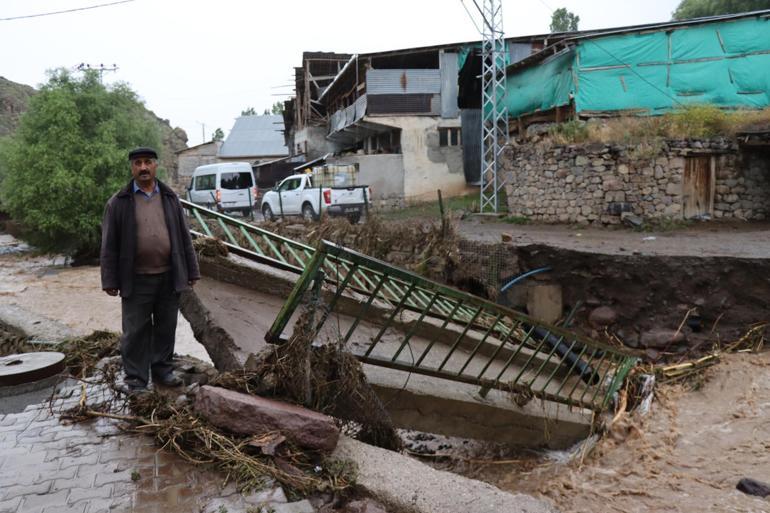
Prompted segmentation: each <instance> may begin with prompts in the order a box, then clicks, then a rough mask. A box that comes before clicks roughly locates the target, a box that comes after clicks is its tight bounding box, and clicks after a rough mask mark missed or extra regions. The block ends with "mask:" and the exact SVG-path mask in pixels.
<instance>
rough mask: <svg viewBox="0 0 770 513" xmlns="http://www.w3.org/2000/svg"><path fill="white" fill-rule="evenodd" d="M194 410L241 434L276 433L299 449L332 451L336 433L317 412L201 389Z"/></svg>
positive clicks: (246, 395)
mask: <svg viewBox="0 0 770 513" xmlns="http://www.w3.org/2000/svg"><path fill="white" fill-rule="evenodd" d="M195 410H196V411H197V412H198V413H200V414H201V415H203V416H204V417H205V418H207V419H208V420H209V422H211V423H212V424H214V425H215V426H217V427H219V428H222V429H226V430H227V431H230V432H232V433H238V434H241V435H253V434H262V433H267V432H270V431H279V432H280V433H281V434H283V435H284V436H286V437H287V438H288V439H289V440H292V441H293V442H294V443H296V444H297V445H299V446H301V447H306V448H308V449H318V450H323V451H332V450H334V448H335V447H336V446H337V441H338V440H339V436H340V431H339V428H337V426H336V425H335V424H334V419H333V418H331V417H329V416H327V415H323V414H321V413H318V412H315V411H312V410H308V409H306V408H302V407H300V406H295V405H293V404H287V403H282V402H279V401H275V400H272V399H267V398H264V397H259V396H255V395H248V394H242V393H239V392H234V391H232V390H227V389H224V388H219V387H212V386H208V385H207V386H203V387H201V388H200V390H199V391H198V393H197V395H196V398H195Z"/></svg>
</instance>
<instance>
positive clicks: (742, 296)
mask: <svg viewBox="0 0 770 513" xmlns="http://www.w3.org/2000/svg"><path fill="white" fill-rule="evenodd" d="M512 249H513V250H514V251H515V255H516V258H517V259H518V260H519V265H520V266H521V268H522V269H523V270H526V269H537V268H540V267H543V266H549V267H551V268H552V271H551V272H550V273H548V274H549V276H548V279H549V280H552V281H554V282H556V283H558V284H560V285H561V287H562V294H563V300H564V306H565V309H566V310H569V309H571V308H574V307H575V305H582V306H581V307H579V308H578V310H577V311H576V315H575V324H576V326H579V327H580V328H581V329H583V330H585V331H587V332H588V333H589V334H591V335H593V336H602V331H603V330H602V329H596V328H595V326H592V325H591V323H590V322H589V317H590V314H591V312H592V311H593V310H594V309H595V308H596V307H598V306H602V305H604V306H609V307H611V308H612V309H613V310H614V311H615V312H616V314H617V319H616V321H615V322H614V323H613V324H612V325H611V326H610V327H609V329H608V330H607V331H608V332H609V333H614V334H616V335H617V336H618V338H620V339H622V340H623V341H624V342H625V343H626V344H627V345H629V346H631V347H642V348H652V349H654V350H656V351H662V350H666V351H674V352H676V351H677V350H679V351H681V350H683V349H685V348H687V347H695V346H700V347H703V348H704V349H708V348H710V345H711V343H712V342H728V341H732V340H735V339H737V338H738V337H740V335H741V334H743V333H744V332H745V331H746V330H747V328H748V327H749V326H750V325H752V324H755V323H764V322H767V321H768V316H769V314H768V312H769V311H770V310H769V308H768V307H770V260H758V259H742V258H729V257H702V258H698V257H674V256H655V255H628V256H622V255H604V254H596V253H584V252H577V251H571V250H564V249H559V248H554V247H548V246H521V247H518V248H512ZM514 306H517V305H516V304H514ZM688 312H689V314H688ZM685 318H686V320H685ZM683 321H684V322H683ZM680 326H681V329H680V332H681V333H682V334H684V335H685V337H686V339H685V340H684V341H682V342H681V343H679V344H666V341H665V340H662V341H659V342H660V343H659V344H654V343H653V342H655V341H654V337H645V336H644V335H645V334H646V333H649V332H651V331H654V330H674V331H675V330H677V329H679V328H680ZM653 356H654V354H653Z"/></svg>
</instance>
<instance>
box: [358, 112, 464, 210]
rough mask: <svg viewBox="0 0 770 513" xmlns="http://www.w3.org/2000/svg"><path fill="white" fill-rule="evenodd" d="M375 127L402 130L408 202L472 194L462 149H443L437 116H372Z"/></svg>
mask: <svg viewBox="0 0 770 513" xmlns="http://www.w3.org/2000/svg"><path fill="white" fill-rule="evenodd" d="M365 119H366V120H369V121H372V122H374V123H381V124H384V125H391V126H395V127H399V128H400V129H401V153H402V157H403V164H404V192H405V199H406V200H407V202H420V201H426V200H433V199H435V198H436V190H438V189H441V193H442V194H443V195H444V196H456V195H459V194H462V193H464V192H466V191H467V190H468V187H467V185H466V183H465V175H464V174H463V166H462V147H460V146H454V147H440V146H439V136H438V126H439V122H440V121H441V118H440V117H437V116H371V117H367V118H365Z"/></svg>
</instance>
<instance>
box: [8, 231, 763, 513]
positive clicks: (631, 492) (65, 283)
mask: <svg viewBox="0 0 770 513" xmlns="http://www.w3.org/2000/svg"><path fill="white" fill-rule="evenodd" d="M514 228H515V229H517V230H519V229H521V230H524V229H528V230H530V231H529V232H528V233H530V235H528V237H530V239H531V238H532V234H533V233H535V232H536V231H537V230H535V231H532V230H531V229H530V228H529V227H514ZM546 228H547V227H542V228H541V229H542V231H543V233H545V232H550V230H549V229H546ZM755 228H757V229H754V230H750V231H747V232H741V231H737V232H735V233H734V234H733V235H734V237H728V236H726V235H724V234H721V233H720V234H716V235H715V239H713V240H716V239H719V242H718V243H716V242H714V244H717V245H716V246H713V247H712V249H706V248H705V247H704V246H697V243H698V242H699V241H700V242H703V241H702V240H700V239H705V238H706V235H702V236H700V237H699V236H698V235H697V234H696V235H693V236H692V239H693V243H692V244H690V243H689V242H688V240H689V239H688V238H687V237H684V238H681V239H680V240H681V242H679V243H677V242H676V241H669V242H668V244H669V245H668V247H669V249H670V250H671V251H673V250H674V249H676V248H677V247H678V246H682V247H683V246H688V247H690V248H692V247H700V248H701V249H698V250H696V252H695V254H669V255H666V254H661V256H662V258H659V257H656V256H655V255H654V253H655V252H648V251H641V250H639V251H637V250H634V249H632V247H633V246H630V245H628V248H626V245H627V244H626V243H625V242H624V243H623V245H622V246H620V245H619V243H613V247H615V246H617V247H618V248H619V247H623V248H624V250H623V251H620V250H619V249H618V250H617V251H599V250H597V251H590V250H588V249H586V248H581V247H577V246H572V247H565V246H569V245H567V244H563V245H559V244H553V245H549V246H542V245H535V244H532V243H527V244H521V245H517V244H514V243H511V244H510V248H512V249H511V251H512V253H511V255H512V258H515V259H516V265H517V266H518V268H519V269H521V270H526V269H532V268H535V266H541V265H550V266H552V267H553V268H554V271H553V275H552V279H556V280H558V281H560V282H561V283H563V285H564V286H565V303H566V304H567V305H570V304H574V303H575V302H576V301H577V299H580V300H581V301H582V302H583V303H584V305H585V306H584V307H583V308H584V309H583V310H581V312H582V313H581V314H580V315H583V316H585V315H587V313H588V311H589V310H590V308H591V307H593V306H598V305H602V304H609V305H610V306H612V307H613V308H616V309H617V310H618V313H619V319H621V320H622V322H623V323H625V326H628V327H627V328H626V329H628V330H636V331H639V330H642V329H646V328H647V327H648V326H653V325H654V326H661V325H665V326H666V327H673V328H676V325H677V324H678V320H680V319H681V318H682V317H683V316H684V315H685V314H686V312H687V310H688V309H690V308H693V307H698V308H700V310H702V311H703V312H704V313H703V317H705V319H704V323H703V324H704V326H705V327H706V328H707V330H708V331H710V330H711V328H712V326H713V324H716V325H717V326H718V327H719V326H732V329H734V331H735V332H736V333H737V332H739V331H741V330H742V329H745V328H746V327H747V325H748V324H749V323H754V322H760V321H764V320H767V318H768V316H769V315H770V314H768V312H770V305H769V304H768V301H770V293H768V292H767V291H768V290H770V289H768V279H770V273H768V272H767V271H768V270H770V269H768V260H766V258H767V257H768V256H770V251H768V253H767V254H765V253H764V251H765V250H766V249H767V246H768V245H769V244H768V242H767V231H766V229H765V228H762V229H760V228H761V227H757V226H755ZM505 229H506V231H507V232H510V231H511V226H508V225H506V226H505ZM464 230H465V228H463V227H462V226H461V232H463V231H464ZM562 231H564V229H562ZM565 233H566V234H567V235H569V233H573V235H572V236H573V237H574V238H576V239H580V241H581V242H580V244H582V241H583V240H588V239H583V235H581V236H580V237H577V236H576V234H577V233H582V232H581V231H580V230H574V231H573V230H569V231H564V233H562V237H561V240H564V236H565ZM618 233H622V234H623V235H622V237H637V238H639V239H641V238H642V237H648V236H652V235H648V234H643V233H638V232H618ZM498 236H499V233H498ZM489 237H491V238H490V239H489V240H490V242H491V241H492V239H493V238H494V235H489ZM610 237H614V235H610ZM613 240H614V239H613ZM656 240H657V239H656ZM534 241H535V240H533V242H534ZM495 242H497V240H495ZM539 242H546V241H544V240H539ZM647 242H655V240H653V241H644V240H640V241H638V244H640V245H642V246H643V245H644V244H647ZM12 244H15V242H14V241H13V240H12V239H11V238H9V237H8V236H2V235H0V247H2V246H9V245H12ZM693 244H694V246H693ZM709 244H711V243H709ZM578 246H579V244H578ZM707 246H708V244H707ZM743 246H749V247H748V248H746V247H743ZM588 247H589V248H590V247H593V246H591V245H589V246H588ZM643 247H646V246H643ZM718 248H723V249H718ZM725 248H726V249H725ZM730 248H732V249H730ZM762 248H765V249H762ZM626 250H630V251H626ZM712 250H713V251H712ZM698 251H701V253H698ZM719 251H723V252H725V253H728V252H730V251H732V252H733V254H731V255H726V254H724V253H719ZM635 252H637V253H635ZM625 254H628V255H629V257H628V258H626V257H624V256H623V255H625ZM702 255H706V256H710V257H712V258H698V256H702ZM752 255H753V256H752ZM760 255H765V256H760ZM63 263H64V262H63V261H62V259H61V258H60V257H59V258H58V259H53V258H52V257H47V256H34V255H31V254H29V253H23V252H13V251H8V252H3V251H0V312H2V311H3V309H16V312H18V311H26V312H28V313H29V315H30V319H31V322H33V323H34V316H36V315H37V316H45V317H46V318H48V319H52V320H55V321H58V322H59V323H61V324H62V325H64V326H66V327H67V328H69V329H71V330H73V331H74V332H76V333H81V334H84V333H89V332H91V331H92V330H94V329H105V328H106V329H110V330H114V331H119V328H120V314H119V308H120V306H119V301H117V300H116V299H115V298H110V297H108V296H106V295H105V294H104V293H103V292H101V290H100V287H99V270H98V268H96V267H79V268H71V267H67V266H64V265H63ZM712 305H713V309H712ZM731 323H732V324H731ZM621 328H622V326H621ZM688 329H689V328H688ZM691 335H692V334H691ZM188 337H189V340H188ZM725 338H727V335H725ZM178 340H179V344H178V346H177V349H178V350H179V351H180V352H188V353H193V354H195V353H194V351H195V350H198V351H201V350H202V348H201V347H200V346H199V345H198V344H197V342H195V341H194V339H193V338H192V333H191V331H190V330H189V325H187V324H186V321H184V320H183V319H180V334H179V338H178ZM188 343H189V347H191V348H193V350H192V351H184V350H183V349H182V348H185V347H188V346H187V345H186V344H188ZM769 414H770V353H763V354H759V355H754V354H733V355H727V356H725V357H724V358H723V362H722V363H720V364H719V365H717V366H715V367H713V368H712V369H710V370H709V371H708V373H707V380H706V381H705V383H704V384H703V386H702V388H701V389H700V390H697V391H689V392H688V391H684V390H682V389H678V388H666V387H661V388H660V389H659V390H658V393H657V395H656V400H655V402H654V403H653V407H652V410H651V412H650V414H649V415H648V416H647V417H645V418H633V419H621V420H620V421H619V422H618V423H617V424H616V425H615V428H614V429H613V435H612V436H610V437H607V438H605V439H604V440H602V441H600V442H599V445H598V446H597V448H596V450H595V451H593V452H592V453H591V454H590V455H588V456H587V457H586V458H585V459H583V460H582V462H573V463H569V464H564V463H553V462H545V460H544V459H543V458H541V457H540V456H533V455H531V454H530V455H525V456H524V457H519V456H516V457H514V456H511V457H510V458H509V459H512V460H515V461H512V462H507V463H505V462H504V463H500V462H495V463H490V462H485V463H479V462H477V461H471V462H465V463H463V464H462V465H461V466H458V467H457V470H458V471H462V472H463V473H465V474H467V475H470V476H471V477H477V478H480V479H483V480H486V481H489V482H491V483H493V484H495V485H497V486H499V487H501V488H503V489H506V490H509V491H520V492H524V493H531V494H534V495H538V496H541V497H545V498H546V499H548V500H550V501H552V502H553V503H554V504H555V505H557V506H558V507H559V508H560V509H561V510H562V511H565V512H568V511H575V512H596V511H639V512H642V511H681V512H689V511H714V512H717V511H745V512H750V511H751V512H761V511H770V502H768V501H764V500H762V499H759V498H755V497H749V496H746V495H744V494H742V493H740V492H738V491H736V490H735V485H736V483H737V482H738V480H739V479H741V478H742V477H754V478H756V479H759V480H764V481H770V456H768V455H769V454H770V452H768V449H770V443H769V442H768V440H770V437H769V436H768V435H769V434H770V433H769V432H770V427H768V423H767V420H766V419H767V417H768V415H769ZM477 459H478V458H477ZM481 459H486V458H481Z"/></svg>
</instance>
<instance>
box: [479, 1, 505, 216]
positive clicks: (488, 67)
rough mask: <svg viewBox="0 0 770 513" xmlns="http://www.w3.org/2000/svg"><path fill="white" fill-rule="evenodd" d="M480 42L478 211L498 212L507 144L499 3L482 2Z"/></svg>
mask: <svg viewBox="0 0 770 513" xmlns="http://www.w3.org/2000/svg"><path fill="white" fill-rule="evenodd" d="M483 2H484V7H483V8H482V7H480V6H479V4H478V2H477V1H476V0H473V3H474V5H475V6H476V9H478V11H479V13H481V18H482V30H481V32H482V41H481V198H480V208H479V211H480V212H481V213H482V214H484V213H488V212H494V213H496V212H499V211H501V210H504V209H506V208H507V205H501V204H500V199H501V198H500V196H503V197H505V196H504V194H500V191H503V193H504V192H505V191H504V188H505V179H504V177H503V176H502V173H501V172H500V171H501V170H500V156H501V154H502V152H503V149H504V148H505V145H506V144H507V143H508V107H507V105H506V103H505V94H506V74H505V66H506V63H507V59H506V55H507V49H506V47H505V38H504V36H503V6H502V0H483Z"/></svg>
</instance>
